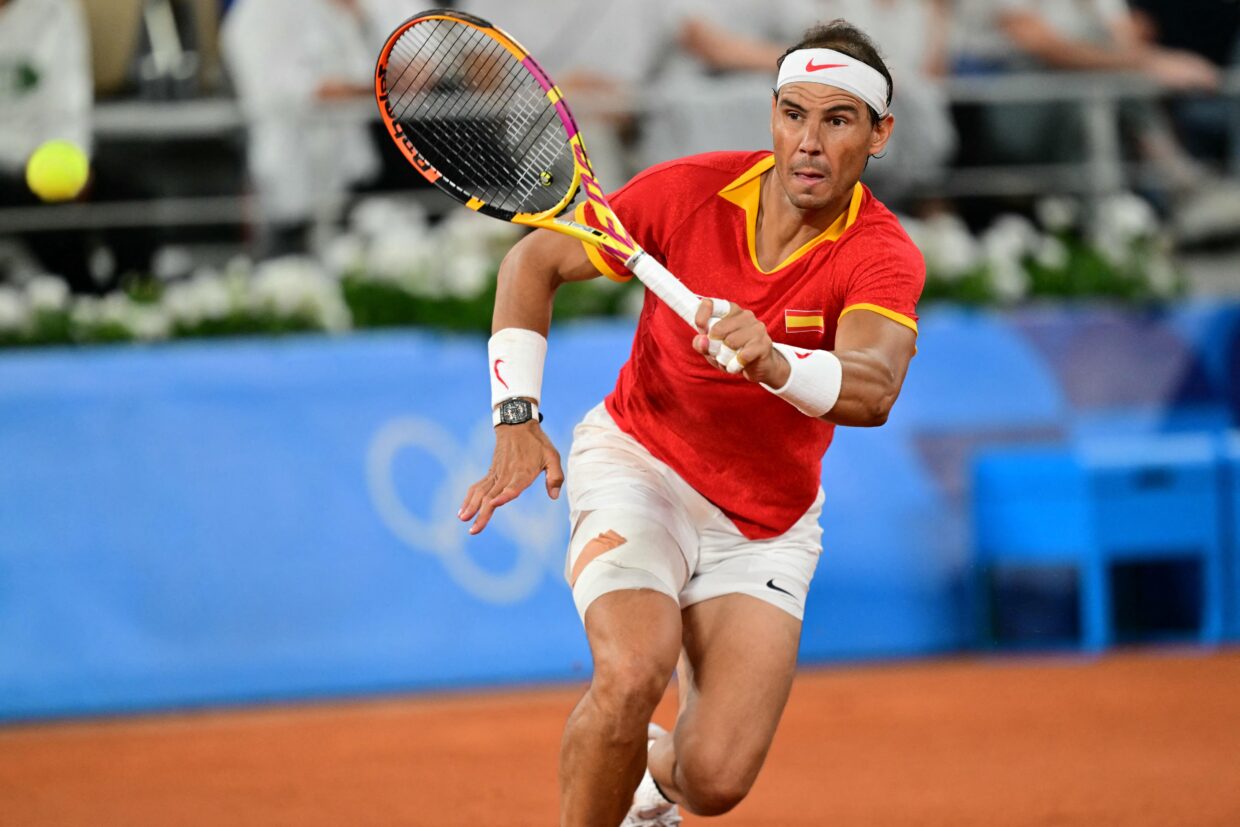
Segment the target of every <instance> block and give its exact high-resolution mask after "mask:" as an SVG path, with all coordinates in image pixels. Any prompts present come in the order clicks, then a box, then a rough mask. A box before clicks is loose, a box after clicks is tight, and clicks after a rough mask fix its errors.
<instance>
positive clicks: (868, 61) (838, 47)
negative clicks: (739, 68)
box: [775, 19, 895, 123]
mask: <svg viewBox="0 0 1240 827" xmlns="http://www.w3.org/2000/svg"><path fill="white" fill-rule="evenodd" d="M799 49H834V50H835V51H837V52H843V53H844V54H846V55H848V56H849V57H851V58H854V59H856V60H859V61H861V62H862V63H864V64H865V65H867V66H869V67H870V68H872V69H874V70H875V71H877V72H878V73H879V74H880V75H882V76H883V77H884V78H885V79H886V80H887V105H888V106H891V93H892V92H893V91H894V90H895V85H894V84H893V83H892V82H891V72H890V70H888V69H887V64H886V63H884V62H883V57H882V55H880V54H879V53H878V46H876V45H875V44H874V41H873V40H871V39H870V36H869V35H867V34H866V33H865V32H863V31H861V30H860V29H858V28H857V27H856V26H854V25H853V24H851V23H849V22H848V21H847V20H843V19H836V20H832V21H831V22H830V23H819V24H818V25H817V26H814V27H813V28H811V29H808V30H807V31H806V32H805V34H804V35H803V36H802V37H801V42H800V43H798V44H796V45H795V46H793V47H792V48H790V49H788V51H786V52H784V53H783V54H782V55H780V56H779V59H778V60H776V61H775V66H776V68H779V67H782V66H783V65H784V58H786V57H787V56H788V55H790V54H792V53H793V52H795V51H797V50H799ZM866 109H868V110H870V123H878V113H877V112H875V111H874V107H872V106H867V107H866Z"/></svg>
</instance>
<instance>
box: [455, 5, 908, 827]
mask: <svg viewBox="0 0 1240 827" xmlns="http://www.w3.org/2000/svg"><path fill="white" fill-rule="evenodd" d="M890 101H891V76H890V73H889V72H888V71H887V68H886V66H885V65H884V63H883V61H882V59H881V58H880V57H879V55H878V52H877V50H876V49H875V47H874V45H873V43H872V42H871V41H870V40H869V39H868V38H867V37H866V35H865V34H863V33H862V32H861V31H859V30H858V29H856V28H854V27H852V26H851V25H849V24H847V23H845V22H844V21H838V20H837V21H835V22H833V23H831V24H828V25H824V26H819V27H817V28H814V29H812V30H810V31H809V32H807V33H806V35H805V38H804V39H803V41H802V42H801V43H798V44H797V45H796V46H794V47H793V48H792V49H790V50H789V51H788V52H787V53H785V54H784V56H783V57H782V58H781V59H780V61H779V75H778V82H777V86H776V89H775V95H774V98H773V102H772V106H771V135H772V139H773V144H774V152H773V153H772V152H765V151H764V152H752V153H736V152H726V153H712V154H707V155H700V156H695V157H690V158H685V159H682V160H679V161H672V162H669V163H666V164H661V165H659V166H656V167H653V168H651V169H649V170H647V171H645V172H643V173H641V174H640V175H638V176H637V177H636V178H634V179H633V180H632V181H631V182H630V183H629V184H627V185H626V186H625V187H624V188H622V189H621V190H619V191H618V192H617V193H616V194H615V195H614V196H610V200H611V203H612V206H613V207H614V209H615V211H616V214H617V215H618V216H619V218H620V220H621V221H622V222H623V223H624V225H625V227H626V228H628V230H629V231H630V232H631V233H632V235H633V237H634V240H635V241H637V243H638V244H640V245H641V246H642V247H643V248H645V249H646V250H647V251H649V252H650V253H651V254H652V255H654V256H655V257H656V258H658V259H659V260H661V261H662V262H663V263H664V264H665V265H666V266H667V267H668V269H670V270H671V271H672V272H674V273H677V274H678V275H679V276H680V277H681V278H682V279H683V281H684V282H685V284H686V285H687V286H688V287H689V288H690V289H691V290H693V291H694V292H696V293H697V294H698V295H703V296H718V297H721V298H724V299H727V300H729V301H730V302H731V303H732V306H731V310H730V312H729V313H728V315H727V316H726V317H724V318H722V319H721V320H719V321H718V322H717V323H716V324H715V325H714V327H713V328H710V329H709V336H708V335H707V332H708V328H707V323H708V322H709V321H710V318H711V313H712V303H711V301H709V300H704V301H703V302H702V305H701V307H700V308H699V309H698V313H697V325H698V328H699V333H698V334H697V335H693V334H692V333H691V332H688V333H687V332H686V331H685V328H684V326H683V325H684V323H683V322H682V321H681V320H680V318H678V317H677V316H676V315H675V313H673V312H672V311H671V310H670V309H669V308H668V307H667V306H666V305H664V304H663V303H662V302H660V301H659V300H658V299H657V298H655V297H654V296H653V295H652V294H649V293H648V294H647V295H646V300H645V305H644V308H643V310H642V314H641V318H640V320H639V322H638V326H637V333H636V336H635V338H634V342H633V350H632V353H631V355H630V357H629V360H628V362H627V363H626V364H625V365H624V367H623V368H622V369H621V371H620V375H619V379H618V380H617V383H616V387H615V390H613V391H612V393H611V394H610V395H609V396H608V397H607V398H606V400H605V402H604V403H602V404H600V405H599V406H598V407H596V408H595V409H594V410H592V411H591V412H590V413H589V414H587V415H586V417H585V419H584V420H583V421H582V422H581V423H580V424H579V425H578V426H577V428H576V430H575V432H574V438H573V445H572V451H571V453H570V455H569V459H568V469H569V476H568V497H569V506H570V512H571V520H572V527H571V530H572V533H571V541H570V545H569V552H568V559H567V564H566V567H565V573H566V576H567V579H568V582H569V583H570V585H571V587H572V591H573V599H574V601H575V603H576V606H577V610H578V612H579V613H580V615H581V617H582V620H583V622H584V625H585V630H586V635H587V637H588V639H589V642H590V648H591V651H592V654H593V658H594V675H593V680H592V681H591V684H590V686H589V688H588V689H587V690H586V692H585V695H584V696H583V697H582V699H581V701H580V702H579V703H578V705H577V707H576V708H575V709H574V710H573V712H572V715H571V716H570V718H569V720H568V724H567V727H566V729H565V732H564V738H563V744H562V750H561V756H560V761H561V763H560V786H561V804H560V806H561V819H560V822H561V824H562V825H574V826H579V827H599V825H609V824H619V823H620V822H621V821H623V822H624V824H626V825H669V824H678V823H680V816H679V813H678V809H677V806H676V805H679V806H680V807H683V808H684V809H685V810H687V811H689V812H692V813H696V814H700V815H716V814H719V813H724V812H726V811H728V810H730V809H732V808H733V807H735V806H736V804H737V803H738V802H740V801H741V800H742V799H743V798H744V797H745V795H746V794H747V793H748V792H749V789H750V787H751V786H752V785H753V783H754V779H755V778H756V777H757V775H758V771H759V769H760V768H761V766H762V763H763V760H764V759H765V757H766V754H767V750H768V748H769V747H770V745H771V740H772V738H773V737H774V734H775V729H776V726H777V724H778V722H779V718H780V715H781V713H782V712H783V709H784V705H785V703H786V701H787V699H788V693H789V690H790V688H791V685H792V679H793V674H794V671H795V667H796V658H797V647H798V643H799V639H800V632H801V619H802V614H803V611H804V607H805V598H806V594H807V592H808V589H809V584H810V579H811V578H812V576H813V573H814V569H815V567H816V565H817V562H818V556H819V553H820V551H821V536H822V530H821V528H820V527H819V525H818V520H819V515H820V513H821V509H822V502H823V496H824V494H823V491H822V489H821V487H820V484H819V483H820V478H821V462H822V457H823V455H824V453H825V452H826V450H827V447H828V446H829V445H830V444H831V437H832V434H833V432H834V429H835V426H836V425H852V426H863V427H864V426H876V425H882V424H883V423H884V422H885V421H886V419H887V415H888V412H889V411H890V410H891V406H892V404H893V403H894V402H895V400H896V397H897V395H898V394H899V392H900V387H901V385H902V383H903V381H904V376H905V372H906V370H907V368H908V364H909V361H910V359H911V358H912V356H913V353H914V350H915V342H916V336H917V321H916V319H917V317H916V309H915V305H916V302H917V299H918V297H919V295H920V293H921V288H922V284H923V281H924V265H923V262H922V259H921V255H920V254H919V252H918V251H917V249H916V248H915V247H914V246H913V244H912V242H911V241H910V240H909V238H908V236H907V235H906V234H905V233H904V231H903V230H902V229H901V227H900V225H899V223H898V222H897V220H896V218H895V217H894V216H893V215H892V214H891V213H890V212H889V211H888V210H887V209H886V208H885V207H884V206H883V205H882V204H881V203H879V202H878V201H877V200H875V198H874V196H873V195H872V194H871V193H870V192H869V190H868V189H867V188H866V187H864V186H863V185H862V184H861V183H860V177H861V173H862V171H863V170H864V169H865V167H866V164H867V162H868V160H869V158H870V157H871V156H873V155H876V154H878V153H880V152H882V151H883V148H884V147H885V146H886V145H887V141H888V139H889V138H890V137H891V131H892V126H893V118H892V116H891V115H890V114H889V113H888V107H889V105H890ZM577 216H578V220H579V221H594V216H593V213H592V208H590V207H589V206H588V204H587V205H583V206H582V207H580V208H579V211H578V214H577ZM600 273H601V274H603V275H605V276H608V277H610V278H613V279H621V280H624V279H627V278H629V276H628V274H627V273H626V271H625V269H624V265H623V263H622V262H619V261H617V260H614V259H609V258H607V257H606V256H605V254H603V253H600V252H599V251H597V250H595V249H593V248H592V247H589V246H585V245H582V244H581V243H579V242H577V241H575V240H573V239H572V238H569V237H567V236H564V235H562V234H559V233H554V232H548V231H545V230H537V231H535V232H533V233H531V234H530V235H528V236H526V237H525V238H524V239H522V240H521V242H519V243H518V244H517V245H516V246H514V247H513V249H512V250H511V251H510V253H509V254H508V256H507V257H506V258H505V259H504V262H503V265H502V266H501V268H500V274H499V288H498V296H497V298H496V305H495V316H494V328H493V329H494V331H495V332H494V335H493V337H492V339H491V342H490V359H491V364H490V374H491V386H492V391H493V400H494V402H495V409H494V414H493V419H494V422H495V423H496V428H495V434H496V443H495V454H494V459H493V462H492V465H491V469H490V471H489V472H488V473H487V475H486V476H485V477H484V478H483V479H481V480H479V481H478V482H477V483H475V484H474V485H473V486H472V487H471V488H470V489H469V492H468V493H467V495H466V497H465V501H464V503H463V504H462V507H461V511H460V513H459V516H460V518H461V519H462V520H465V521H469V520H473V521H474V522H473V525H472V526H471V528H470V532H471V533H477V532H479V531H481V530H483V528H484V527H485V526H486V524H487V522H488V521H489V520H490V519H491V516H492V514H493V513H494V511H495V509H496V508H497V507H499V506H501V505H503V504H504V503H506V502H509V501H510V500H512V499H513V498H514V497H516V496H517V495H518V494H519V493H520V492H521V491H523V490H524V489H525V488H527V487H528V486H529V485H530V484H531V483H533V482H534V480H535V479H537V477H538V475H539V474H540V473H543V472H545V473H546V487H547V491H548V493H549V494H550V496H551V497H553V498H554V497H557V496H558V495H559V492H560V489H561V487H562V486H563V485H564V481H565V478H564V472H563V471H562V469H561V464H560V456H559V454H558V453H557V452H556V449H555V447H554V446H553V445H552V444H551V441H550V440H549V439H548V438H547V436H546V434H545V433H544V432H543V431H542V430H541V428H540V426H539V421H540V419H541V413H540V412H539V410H538V407H539V406H538V403H539V402H540V393H541V381H542V369H543V358H544V355H545V352H546V347H547V343H546V339H545V338H544V337H545V336H546V333H547V330H548V328H549V325H550V321H551V306H552V298H553V295H554V293H555V290H556V288H557V287H558V286H559V285H560V284H563V283H564V282H568V281H578V280H584V279H589V278H595V277H596V276H598V275H599V274H600ZM710 339H716V340H722V341H723V343H724V344H726V345H727V347H729V348H731V349H732V351H734V352H735V356H734V357H730V358H728V361H727V363H726V364H720V363H719V362H718V361H716V360H715V359H714V358H713V357H712V356H711V355H710V350H711V348H710ZM724 352H725V353H726V351H724ZM875 493H876V494H878V493H879V492H875ZM678 660H679V664H680V668H679V676H680V680H679V702H680V708H679V715H678V717H677V719H676V724H675V727H674V729H673V730H672V731H671V732H663V731H662V730H660V729H658V728H657V727H656V726H654V725H653V724H650V719H651V716H652V714H653V712H654V709H655V706H656V704H658V702H659V701H660V699H661V698H662V696H663V693H664V691H665V690H666V689H667V687H668V684H669V681H670V679H671V677H672V674H673V672H674V671H675V670H676V667H677V662H678ZM626 814H627V817H626Z"/></svg>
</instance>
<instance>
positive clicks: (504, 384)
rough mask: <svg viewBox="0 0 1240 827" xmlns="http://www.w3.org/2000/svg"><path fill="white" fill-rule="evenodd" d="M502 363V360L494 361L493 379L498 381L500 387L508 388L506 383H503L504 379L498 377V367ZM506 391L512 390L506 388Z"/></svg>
mask: <svg viewBox="0 0 1240 827" xmlns="http://www.w3.org/2000/svg"><path fill="white" fill-rule="evenodd" d="M503 363H504V360H503V359H496V360H495V367H494V370H495V378H496V379H498V380H499V383H500V384H501V385H503V386H504V387H505V388H508V383H507V382H505V381H504V377H502V376H500V375H499V366H500V365H502V364H503ZM508 390H512V388H508Z"/></svg>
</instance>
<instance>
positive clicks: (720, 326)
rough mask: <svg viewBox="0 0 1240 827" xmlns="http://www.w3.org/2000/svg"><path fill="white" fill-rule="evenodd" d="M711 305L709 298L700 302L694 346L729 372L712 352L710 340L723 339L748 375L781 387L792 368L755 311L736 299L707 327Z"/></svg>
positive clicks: (757, 380) (714, 363)
mask: <svg viewBox="0 0 1240 827" xmlns="http://www.w3.org/2000/svg"><path fill="white" fill-rule="evenodd" d="M711 305H712V302H711V300H710V299H703V300H702V303H701V305H699V306H698V311H697V316H696V317H695V318H694V323H695V324H696V325H697V328H698V331H699V333H698V335H696V336H694V337H693V349H694V350H696V351H697V352H698V353H700V354H702V355H703V356H705V357H706V361H707V362H709V363H710V364H711V365H713V366H714V367H716V368H718V369H719V370H722V371H725V372H727V369H728V366H727V365H721V364H719V362H718V361H716V359H715V358H714V357H713V356H711V354H710V343H711V340H712V339H714V340H717V341H721V342H723V343H724V344H725V345H727V346H728V347H729V348H731V349H732V350H733V351H735V352H736V356H735V359H737V360H738V361H739V363H740V372H741V373H742V374H743V375H744V377H745V378H746V379H748V380H749V381H750V382H763V383H765V384H767V385H770V386H771V387H773V388H782V387H783V386H784V384H785V383H786V382H787V381H788V373H789V370H790V368H789V367H788V361H787V360H786V359H784V356H783V354H782V353H780V352H779V351H778V350H775V348H774V347H772V343H771V336H770V334H769V333H767V331H766V325H764V324H762V322H761V321H759V320H758V318H757V317H756V316H754V314H753V311H751V310H745V309H744V308H742V307H739V306H738V305H736V304H735V303H734V304H733V305H732V308H731V310H730V311H729V312H728V315H726V316H724V317H723V318H722V319H719V320H718V321H716V322H715V325H714V327H708V325H709V324H710V319H711ZM708 330H709V335H708V334H707V331H708ZM733 372H734V371H733Z"/></svg>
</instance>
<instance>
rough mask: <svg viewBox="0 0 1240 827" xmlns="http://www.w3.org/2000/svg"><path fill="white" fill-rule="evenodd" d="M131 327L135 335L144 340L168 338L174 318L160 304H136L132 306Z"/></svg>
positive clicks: (151, 340)
mask: <svg viewBox="0 0 1240 827" xmlns="http://www.w3.org/2000/svg"><path fill="white" fill-rule="evenodd" d="M129 328H130V330H132V331H133V334H134V337H135V338H137V339H139V340H141V341H143V342H153V341H157V340H160V339H166V338H168V334H169V332H170V331H171V328H172V319H171V318H170V317H169V315H168V313H167V312H166V311H165V310H164V309H163V308H162V307H160V306H159V305H141V304H135V305H134V306H133V307H132V308H130V316H129Z"/></svg>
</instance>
